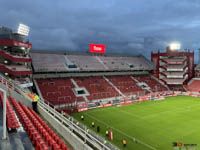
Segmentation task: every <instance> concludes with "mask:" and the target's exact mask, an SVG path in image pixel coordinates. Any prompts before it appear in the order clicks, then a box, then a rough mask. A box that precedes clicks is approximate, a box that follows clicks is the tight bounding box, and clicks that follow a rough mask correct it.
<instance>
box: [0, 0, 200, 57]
mask: <svg viewBox="0 0 200 150" xmlns="http://www.w3.org/2000/svg"><path fill="white" fill-rule="evenodd" d="M199 10H200V2H199V1H198V0H182V1H180V0H165V1H161V0H136V1H133V0H123V1H122V0H58V1H53V0H48V1H47V0H35V1H31V0H19V1H7V0H2V1H1V5H0V14H1V15H0V19H1V21H0V25H3V26H8V27H11V28H14V29H16V28H17V24H18V23H21V22H22V23H25V24H27V25H29V26H30V27H31V32H30V36H29V39H30V41H31V42H32V44H33V48H34V49H58V50H59V49H62V50H63V49H66V50H73V51H75V50H78V51H80V50H83V51H86V50H88V44H89V43H102V44H106V47H107V51H108V52H121V53H143V54H144V55H146V56H150V52H151V51H155V50H157V49H164V48H165V47H166V46H167V45H168V44H169V43H170V42H172V41H180V42H181V43H182V46H183V48H190V49H194V50H197V49H198V48H200V44H199V41H200V36H199V32H200V21H199V20H200V15H199Z"/></svg>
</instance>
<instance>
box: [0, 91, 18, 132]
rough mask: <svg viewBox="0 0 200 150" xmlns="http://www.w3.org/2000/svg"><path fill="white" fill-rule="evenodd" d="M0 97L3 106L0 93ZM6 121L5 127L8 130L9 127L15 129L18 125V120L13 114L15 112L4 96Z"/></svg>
mask: <svg viewBox="0 0 200 150" xmlns="http://www.w3.org/2000/svg"><path fill="white" fill-rule="evenodd" d="M0 98H1V104H2V106H3V95H2V93H0ZM6 105H7V107H6V123H7V128H8V129H9V130H11V129H17V128H19V127H20V125H19V122H18V120H17V118H16V116H15V113H14V111H13V109H12V106H11V105H10V103H9V101H8V99H7V98H6Z"/></svg>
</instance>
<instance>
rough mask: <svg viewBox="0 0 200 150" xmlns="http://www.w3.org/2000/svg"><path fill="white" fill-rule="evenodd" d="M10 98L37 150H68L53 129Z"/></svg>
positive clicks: (32, 112)
mask: <svg viewBox="0 0 200 150" xmlns="http://www.w3.org/2000/svg"><path fill="white" fill-rule="evenodd" d="M10 100H11V102H12V104H13V106H14V107H15V109H16V111H17V113H18V115H19V117H20V119H21V120H22V123H23V125H24V127H25V129H26V131H27V133H28V134H29V137H30V139H31V141H32V142H33V145H34V146H35V147H36V149H37V150H47V149H49V148H48V147H50V148H51V149H52V150H59V149H60V150H61V149H62V150H69V148H68V147H67V146H66V145H65V144H64V143H63V141H62V140H61V139H60V138H59V137H58V136H57V135H56V134H55V133H54V131H53V130H52V129H51V128H49V127H48V125H47V124H46V123H45V122H44V121H43V120H42V119H41V118H40V117H39V116H38V115H37V114H36V113H35V112H34V111H33V110H32V109H30V108H27V107H26V106H25V105H24V104H22V103H20V102H17V101H16V100H15V99H14V98H12V97H10ZM47 145H48V146H47Z"/></svg>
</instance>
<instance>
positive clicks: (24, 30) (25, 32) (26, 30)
mask: <svg viewBox="0 0 200 150" xmlns="http://www.w3.org/2000/svg"><path fill="white" fill-rule="evenodd" d="M29 31H30V27H29V26H27V25H24V24H19V26H18V30H17V33H18V34H21V35H24V36H28V34H29Z"/></svg>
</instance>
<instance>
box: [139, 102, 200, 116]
mask: <svg viewBox="0 0 200 150" xmlns="http://www.w3.org/2000/svg"><path fill="white" fill-rule="evenodd" d="M198 105H200V104H197V105H191V106H186V107H184V108H177V109H174V110H167V111H163V112H160V113H156V114H152V115H147V116H144V117H141V118H142V119H144V118H149V117H154V116H158V115H160V114H162V113H170V112H178V111H182V110H188V108H189V110H190V109H191V107H194V106H198Z"/></svg>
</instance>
